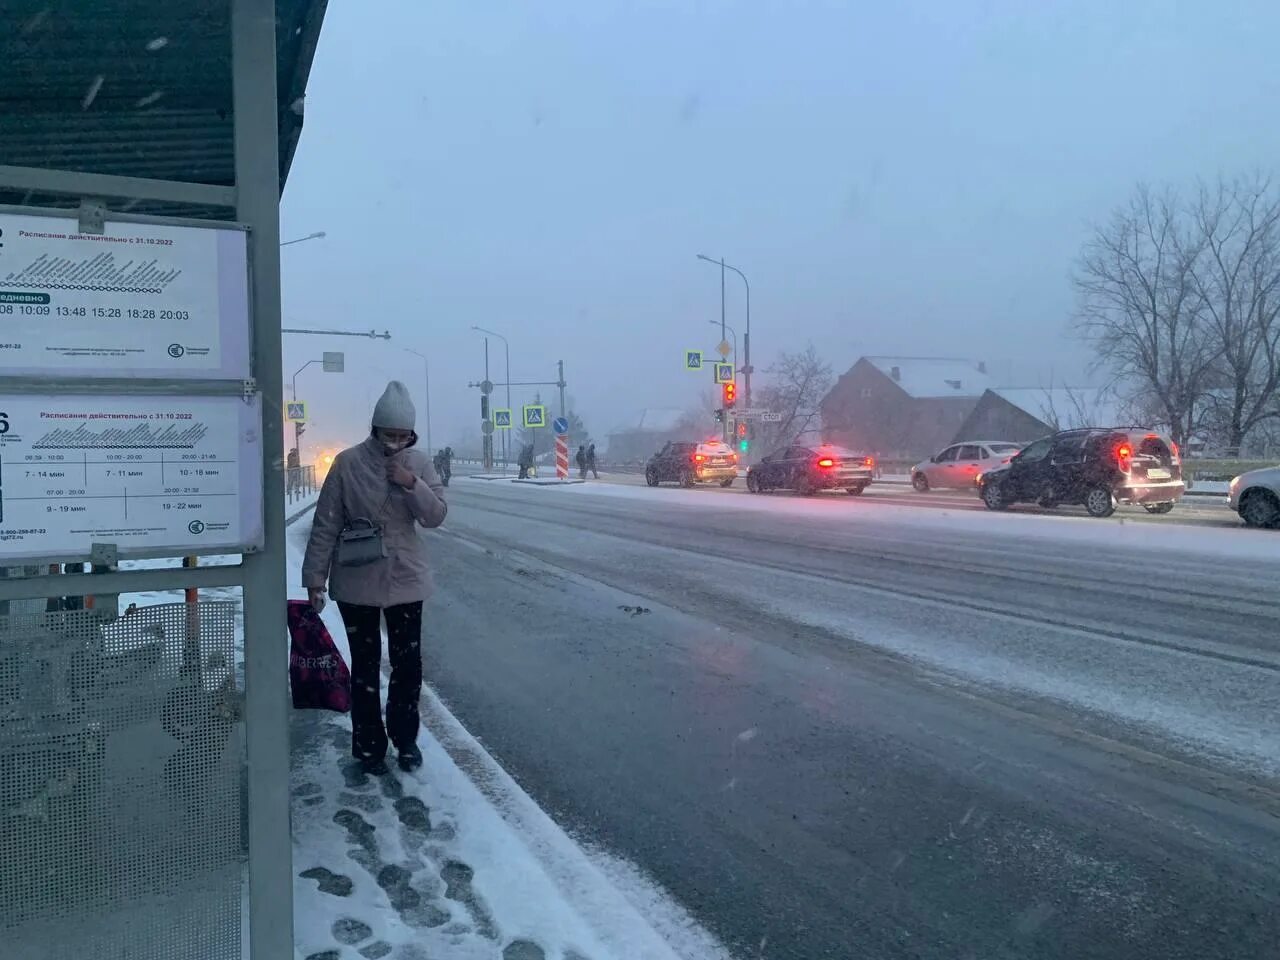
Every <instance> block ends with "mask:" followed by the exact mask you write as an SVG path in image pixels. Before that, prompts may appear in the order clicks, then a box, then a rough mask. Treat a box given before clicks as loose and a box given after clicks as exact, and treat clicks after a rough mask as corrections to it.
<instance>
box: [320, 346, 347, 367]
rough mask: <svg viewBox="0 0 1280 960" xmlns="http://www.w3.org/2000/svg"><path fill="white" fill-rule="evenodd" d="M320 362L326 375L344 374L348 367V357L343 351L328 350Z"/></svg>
mask: <svg viewBox="0 0 1280 960" xmlns="http://www.w3.org/2000/svg"><path fill="white" fill-rule="evenodd" d="M320 362H321V363H322V364H323V365H324V372H325V373H342V372H343V370H345V369H346V366H347V357H346V354H344V353H343V352H342V351H341V350H326V351H325V352H324V357H323V358H322V359H321V361H320Z"/></svg>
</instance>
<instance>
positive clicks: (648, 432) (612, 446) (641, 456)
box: [605, 407, 693, 463]
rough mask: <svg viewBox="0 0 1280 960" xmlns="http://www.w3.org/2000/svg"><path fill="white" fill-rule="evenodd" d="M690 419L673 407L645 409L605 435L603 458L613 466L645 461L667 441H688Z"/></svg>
mask: <svg viewBox="0 0 1280 960" xmlns="http://www.w3.org/2000/svg"><path fill="white" fill-rule="evenodd" d="M688 423H689V417H688V415H687V414H686V413H685V411H684V410H680V409H678V408H675V407H648V408H646V409H644V410H641V411H640V413H639V415H638V416H636V417H634V418H632V419H630V420H628V421H626V422H624V423H622V424H620V425H619V426H617V427H615V428H614V429H613V430H610V431H609V433H608V434H607V437H608V441H609V443H608V447H607V449H606V451H605V456H606V457H607V458H608V459H609V460H610V461H611V462H613V463H628V462H633V461H644V460H648V459H649V457H651V456H652V455H653V454H654V453H656V452H657V451H658V450H660V449H661V448H662V445H663V444H665V443H666V442H667V441H668V440H679V439H684V440H688V439H691V438H692V437H693V431H691V430H690V429H689V428H688Z"/></svg>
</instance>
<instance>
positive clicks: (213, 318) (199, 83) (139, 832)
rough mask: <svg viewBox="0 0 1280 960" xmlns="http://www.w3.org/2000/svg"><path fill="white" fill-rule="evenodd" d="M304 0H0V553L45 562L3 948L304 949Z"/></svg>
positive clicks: (30, 630)
mask: <svg viewBox="0 0 1280 960" xmlns="http://www.w3.org/2000/svg"><path fill="white" fill-rule="evenodd" d="M324 10H325V0H186V2H178V3H175V2H173V0H94V2H92V3H66V2H58V0H12V2H9V3H7V4H4V5H0V566H5V567H12V566H15V565H21V566H23V567H24V568H25V569H26V570H27V571H31V570H33V569H34V568H35V567H36V566H38V569H39V570H40V571H42V572H40V573H39V574H38V575H32V576H24V577H20V578H9V579H3V580H0V604H3V603H4V602H6V601H21V600H26V601H32V600H35V601H40V600H43V601H45V603H44V609H43V611H42V612H25V613H21V614H19V613H13V612H9V613H8V615H3V616H0V849H3V850H4V851H5V854H4V857H3V860H4V861H5V862H3V863H0V944H2V945H0V954H2V955H4V956H6V957H8V956H13V957H21V958H22V960H44V958H49V960H63V958H72V957H75V958H83V957H112V958H122V960H123V958H129V960H132V958H147V960H171V958H172V960H179V958H181V960H224V958H232V957H235V958H240V957H242V956H245V955H247V956H249V957H251V958H252V960H284V958H288V957H292V956H293V926H292V883H293V877H292V864H291V840H290V824H289V786H288V785H289V741H288V709H289V707H288V667H287V658H286V648H285V645H284V643H283V642H282V641H283V639H284V636H285V629H284V625H285V597H286V571H285V541H284V512H285V511H284V495H285V491H284V481H283V476H282V470H281V465H282V458H283V446H282V437H283V431H282V414H281V409H280V406H281V397H282V384H281V339H280V326H281V324H280V273H279V250H278V247H279V200H280V193H281V191H282V190H283V188H284V184H285V180H286V178H287V176H288V172H289V167H290V164H291V162H292V160H293V157H294V153H295V150H296V148H297V144H298V139H299V135H300V133H301V130H302V122H303V103H304V95H305V89H306V83H307V78H308V74H309V71H310V68H311V62H312V57H313V53H314V50H315V46H316V42H317V39H318V36H319V32H320V27H321V22H322V19H323V16H324ZM183 298H186V299H183ZM166 340H167V341H170V342H168V343H166V342H165V341H166ZM202 553H220V554H224V555H225V554H230V555H233V556H238V557H239V562H236V563H230V564H225V563H224V564H222V565H205V566H199V567H196V568H190V567H187V568H184V567H182V566H179V565H178V563H177V558H180V557H184V556H191V555H199V554H202ZM135 558H136V559H143V560H153V561H155V562H153V563H149V564H142V565H141V566H142V567H143V568H141V569H119V565H120V563H121V562H123V561H125V560H130V559H135ZM165 558H172V561H171V562H166V559H165ZM54 564H63V565H67V564H70V565H75V567H76V569H83V567H82V566H81V565H83V564H93V569H94V571H95V572H92V573H66V572H59V573H56V574H55V573H53V572H51V570H53V569H57V568H56V567H53V565H54ZM126 566H128V565H127V564H126ZM214 587H233V588H240V591H241V606H240V607H239V608H237V606H236V604H235V603H233V602H227V601H225V600H223V601H217V600H207V601H200V602H193V603H176V604H160V605H156V606H154V607H151V608H149V609H140V610H137V611H135V612H133V613H131V614H127V615H121V614H120V613H119V611H118V609H117V608H115V606H114V605H113V604H111V603H108V602H104V601H105V598H110V597H112V596H114V595H118V594H122V593H133V592H150V591H166V590H181V589H184V588H214ZM86 596H89V597H95V598H98V601H99V602H97V603H94V604H85V603H83V602H81V603H78V604H77V603H71V602H68V601H67V600H66V598H83V597H86ZM14 606H15V607H16V606H17V605H16V604H15V605H14ZM240 614H242V624H243V626H242V627H241V626H240V624H239V622H238V621H239V620H240ZM241 638H242V639H243V647H242V648H241V646H240V642H239V641H240V639H241ZM241 649H242V650H243V670H241V669H239V664H238V662H237V661H238V658H239V656H240V650H241ZM246 918H247V927H246V926H245V924H244V920H245V919H246ZM246 945H247V948H248V951H247V954H246V953H244V952H243V951H244V948H245V946H246Z"/></svg>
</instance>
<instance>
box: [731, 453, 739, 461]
mask: <svg viewBox="0 0 1280 960" xmlns="http://www.w3.org/2000/svg"><path fill="white" fill-rule="evenodd" d="M729 459H730V460H732V461H733V462H734V463H737V462H738V455H737V454H736V453H731V454H729Z"/></svg>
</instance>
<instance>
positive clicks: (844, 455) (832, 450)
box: [818, 443, 862, 460]
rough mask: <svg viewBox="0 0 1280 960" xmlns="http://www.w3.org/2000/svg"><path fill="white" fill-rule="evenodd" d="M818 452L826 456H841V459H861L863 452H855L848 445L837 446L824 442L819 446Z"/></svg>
mask: <svg viewBox="0 0 1280 960" xmlns="http://www.w3.org/2000/svg"><path fill="white" fill-rule="evenodd" d="M818 453H819V454H820V455H821V456H826V457H839V458H840V459H841V460H861V459H862V454H860V453H855V452H854V451H853V450H850V449H849V448H848V447H837V446H833V445H832V444H829V443H824V444H823V445H822V446H820V447H819V448H818Z"/></svg>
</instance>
